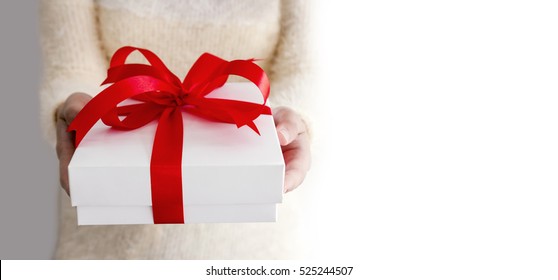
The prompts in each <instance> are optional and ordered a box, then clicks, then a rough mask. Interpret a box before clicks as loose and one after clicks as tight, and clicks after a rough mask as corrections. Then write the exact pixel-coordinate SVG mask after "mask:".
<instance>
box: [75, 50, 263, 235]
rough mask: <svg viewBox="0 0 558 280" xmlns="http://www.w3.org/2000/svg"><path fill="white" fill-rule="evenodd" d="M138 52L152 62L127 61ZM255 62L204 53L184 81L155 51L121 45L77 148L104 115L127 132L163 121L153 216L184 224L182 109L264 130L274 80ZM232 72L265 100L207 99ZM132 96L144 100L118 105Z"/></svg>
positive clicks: (81, 125)
mask: <svg viewBox="0 0 558 280" xmlns="http://www.w3.org/2000/svg"><path fill="white" fill-rule="evenodd" d="M136 50H137V51H139V52H140V53H141V54H142V55H143V56H144V57H145V58H146V59H147V61H148V62H149V63H150V65H147V64H126V58H127V57H128V56H129V55H130V54H131V53H132V52H133V51H136ZM253 61H254V60H253V59H250V60H233V61H226V60H223V59H221V58H218V57H216V56H214V55H211V54H209V53H204V54H202V55H201V56H200V58H198V60H197V61H196V62H195V63H194V65H193V66H192V68H191V69H190V71H189V72H188V74H187V75H186V78H184V81H182V82H180V79H179V78H178V77H176V76H175V75H174V74H173V73H172V72H171V71H170V70H169V69H168V68H167V67H166V66H165V65H164V64H163V62H162V61H161V59H159V57H157V55H155V54H154V53H152V52H151V51H149V50H146V49H140V48H135V47H129V46H127V47H122V48H120V49H118V50H117V51H116V52H115V53H114V55H113V57H112V59H111V61H110V68H109V69H108V75H107V79H106V80H105V81H104V82H103V83H102V85H104V84H112V85H110V86H109V87H108V88H106V89H105V90H103V91H102V92H100V93H99V94H98V95H97V96H95V97H94V98H93V99H92V100H91V101H89V103H87V105H86V106H85V107H84V108H83V109H82V110H81V111H80V112H79V114H78V115H77V116H76V118H75V119H74V121H73V122H72V123H71V124H70V126H69V127H68V131H76V147H77V146H78V145H79V143H80V142H81V140H83V137H84V136H85V135H86V134H87V132H89V130H90V129H91V127H93V125H94V124H95V123H96V122H97V121H98V120H99V119H102V121H103V123H105V124H106V125H108V126H111V127H113V128H116V129H122V130H132V129H136V128H139V127H142V126H144V125H146V124H148V123H149V122H151V121H153V120H156V119H158V120H159V123H158V125H157V131H156V133H155V139H154V141H153V150H152V152H151V165H150V168H151V170H150V172H151V200H152V205H153V220H154V222H155V223H156V224H164V223H184V210H183V202H182V141H183V139H182V138H183V126H182V110H184V111H187V112H189V113H192V114H195V115H198V116H201V117H204V118H207V119H211V120H213V121H218V122H226V123H234V124H236V125H237V127H242V126H244V125H247V126H249V127H250V128H251V129H253V130H254V131H255V132H256V133H258V134H259V131H258V128H257V127H256V125H255V124H254V120H255V119H256V118H257V117H258V116H260V115H262V114H266V115H270V114H271V109H270V108H269V107H267V106H265V102H266V100H267V97H268V95H269V80H268V78H267V75H266V74H265V72H264V71H263V70H262V69H261V68H260V67H259V66H258V65H256V64H255V63H253ZM229 75H237V76H241V77H244V78H246V79H248V80H249V81H251V82H252V83H254V84H256V85H257V86H258V88H259V89H260V91H261V93H262V96H263V100H264V101H263V103H262V104H256V103H251V102H245V101H238V100H228V99H220V98H208V97H206V95H208V94H209V93H210V92H212V91H213V90H215V89H217V88H219V87H221V86H222V85H224V84H225V82H226V81H227V78H228V76H229ZM128 98H132V99H135V100H138V101H142V102H141V103H138V104H132V105H123V106H118V104H119V103H120V102H122V101H123V100H125V99H128ZM119 116H124V118H123V119H120V118H119Z"/></svg>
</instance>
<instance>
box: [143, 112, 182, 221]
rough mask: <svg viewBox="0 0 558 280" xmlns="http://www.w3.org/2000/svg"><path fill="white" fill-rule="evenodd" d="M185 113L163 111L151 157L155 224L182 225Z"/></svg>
mask: <svg viewBox="0 0 558 280" xmlns="http://www.w3.org/2000/svg"><path fill="white" fill-rule="evenodd" d="M182 141H183V127H182V113H181V110H180V108H177V107H174V108H167V109H165V111H163V113H162V115H161V118H160V120H159V125H158V126H157V132H156V133H155V139H154V141H153V151H152V154H151V166H150V168H151V169H150V172H151V201H152V205H153V221H154V223H155V224H183V223H184V206H183V201H182V200H183V199H182Z"/></svg>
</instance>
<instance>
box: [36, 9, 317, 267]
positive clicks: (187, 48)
mask: <svg viewBox="0 0 558 280" xmlns="http://www.w3.org/2000/svg"><path fill="white" fill-rule="evenodd" d="M308 10H309V8H308V2H307V1H302V0H300V1H297V0H284V1H280V0H266V1H262V0H242V1H240V0H203V1H195V0H166V1H151V0H134V1H132V0H98V1H93V0H44V1H42V3H41V38H42V50H43V67H44V71H43V79H42V87H41V92H40V99H41V120H42V128H43V131H44V134H45V137H46V138H47V139H48V141H49V142H50V143H52V144H54V142H55V129H54V122H53V114H54V110H55V107H56V106H57V105H58V104H60V103H62V102H63V101H64V100H65V99H66V97H67V96H68V95H70V94H71V93H73V92H76V91H81V92H86V93H89V94H91V95H95V94H96V93H98V92H99V91H100V87H99V84H100V83H101V82H102V81H103V79H104V78H105V75H106V69H107V66H108V60H109V58H110V56H111V55H112V54H113V53H114V51H115V50H116V49H118V48H119V47H121V46H125V45H131V46H136V47H142V48H147V49H150V50H152V51H154V52H155V53H156V54H157V55H159V56H160V57H161V59H162V60H163V61H164V62H165V63H166V65H167V66H168V67H169V69H171V71H173V72H174V73H175V74H176V75H177V76H179V77H184V75H185V74H186V73H187V71H188V70H189V68H190V66H191V65H192V63H193V62H194V61H195V60H196V59H197V58H198V57H199V55H200V54H201V53H203V52H210V53H213V54H215V55H217V56H219V57H222V58H224V59H227V60H231V59H241V58H252V57H254V58H262V59H264V60H261V61H260V62H258V63H259V64H260V66H262V67H263V68H264V69H265V70H266V71H267V72H268V74H269V75H270V78H271V85H272V89H271V95H270V102H271V104H273V105H275V106H277V105H287V106H291V107H295V108H296V109H299V110H300V109H301V102H302V100H303V97H304V95H305V94H306V89H305V88H306V84H307V83H306V79H305V77H306V76H307V74H306V73H308V71H309V65H310V63H309V62H308V59H307V58H308V57H309V56H308V50H309V48H308V36H307V35H308V34H307V28H305V27H307V26H308V25H309V24H308V16H307V15H308ZM139 59H140V58H139V56H136V57H132V61H133V60H139ZM289 196H291V198H290V199H287V201H286V202H285V203H284V204H283V205H282V206H281V207H280V210H279V211H280V219H279V222H277V223H261V224H197V225H155V226H152V225H136V226H86V227H77V226H76V217H75V210H74V209H72V208H71V207H70V205H69V199H68V197H67V196H66V195H65V194H62V195H61V219H60V229H59V230H60V232H59V243H58V249H57V252H56V258H63V259H65V258H71V259H77V258H86V259H91V258H93V259H106V258H109V259H212V258H222V259H252V258H260V259H262V258H264V259H284V258H297V257H301V256H304V253H305V252H306V251H305V250H301V249H302V248H303V246H302V245H303V244H304V241H303V240H302V239H301V227H300V224H299V221H298V218H297V217H298V214H297V213H298V212H299V211H302V210H301V209H300V207H298V205H299V204H300V203H299V202H297V201H298V200H301V198H300V197H298V198H297V197H296V196H294V197H293V195H289Z"/></svg>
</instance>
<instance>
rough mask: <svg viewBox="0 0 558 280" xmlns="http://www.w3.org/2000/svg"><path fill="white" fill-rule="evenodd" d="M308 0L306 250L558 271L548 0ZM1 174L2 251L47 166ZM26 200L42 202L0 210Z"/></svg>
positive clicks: (22, 232)
mask: <svg viewBox="0 0 558 280" xmlns="http://www.w3.org/2000/svg"><path fill="white" fill-rule="evenodd" d="M318 2H319V5H318V7H317V9H316V12H317V15H318V17H319V20H318V26H319V27H320V31H319V32H317V33H316V43H317V44H316V53H317V54H318V55H319V57H320V58H321V61H320V69H321V78H320V80H319V81H320V88H319V90H318V91H317V93H316V96H317V97H319V99H318V100H316V101H315V102H316V105H317V106H316V107H317V110H318V112H317V113H316V114H315V115H316V119H315V121H314V130H315V135H314V141H315V144H314V149H315V159H314V166H313V169H312V172H311V173H310V174H309V176H308V188H307V189H308V190H300V191H301V193H303V194H304V193H312V194H313V198H312V199H311V200H310V201H309V203H310V206H311V207H310V210H309V211H308V213H304V214H305V215H308V217H310V218H309V220H311V223H312V225H311V226H312V227H313V228H314V229H315V230H316V232H317V234H316V233H315V232H313V233H312V237H313V238H312V239H313V240H314V241H316V242H315V243H316V244H317V245H319V246H320V250H319V252H318V253H317V254H316V256H317V257H319V258H322V259H329V260H331V259H343V260H345V261H347V260H350V259H359V260H360V261H359V262H363V261H364V262H365V263H367V264H369V267H368V268H367V269H369V273H370V274H371V275H372V276H373V277H375V278H377V279H416V278H423V279H556V278H557V277H558V268H557V267H558V265H557V264H558V241H557V240H558V238H557V237H556V236H558V205H557V200H558V191H557V187H558V176H557V172H556V171H557V170H558V148H557V144H558V133H557V130H556V126H557V121H558V110H557V105H558V102H557V101H558V98H557V94H558V91H557V89H558V86H557V84H558V83H557V77H558V39H557V38H558V32H557V31H558V17H557V16H556V15H557V14H558V8H557V7H556V5H555V4H554V1H491V0H486V1H397V0H394V1H374V2H367V1H335V2H334V1H318ZM18 3H19V2H18ZM4 6H7V5H4ZM2 11H7V10H6V9H2ZM27 17H29V15H27ZM14 20H16V19H14ZM4 26H5V25H4ZM3 34H7V33H4V32H3ZM21 51H24V50H21ZM16 54H17V53H15V54H14V55H16ZM1 67H2V73H3V74H4V73H5V72H7V69H10V67H11V66H10V65H6V64H2V66H1ZM18 73H19V72H18ZM21 75H23V74H21ZM7 82H10V84H11V83H13V82H11V81H10V80H7ZM28 90H29V89H28ZM18 94H20V95H18ZM21 94H30V93H29V92H25V93H21V92H4V93H3V94H2V98H3V102H2V103H3V105H6V104H7V103H8V102H9V101H13V102H15V103H16V104H17V103H18V102H20V103H19V104H21V100H22V98H23V97H21ZM18 96H19V97H18ZM17 98H19V99H17ZM14 100H15V101H14ZM33 106H35V105H33ZM29 112H30V113H33V114H35V113H36V108H35V107H33V108H31V109H29ZM2 119H3V121H6V123H11V124H12V126H9V127H10V128H14V127H19V126H16V124H14V123H13V121H8V120H13V118H11V117H10V116H8V115H6V116H4V114H3V115H2ZM35 126H36V125H35ZM35 126H32V127H33V128H34V129H35V128H36V127H35ZM18 131H20V130H18ZM21 133H27V132H25V131H23V132H21ZM33 133H35V132H33ZM33 135H35V134H33ZM37 135H38V134H37ZM12 138H13V139H17V138H15V136H13V135H10V138H9V139H12ZM3 143H4V142H3ZM10 143H17V142H10ZM33 143H34V144H33V145H39V144H37V143H39V142H33ZM13 145H15V147H16V148H17V149H18V150H19V151H21V152H20V153H19V154H20V155H22V157H23V158H26V159H28V160H31V162H33V161H34V162H37V160H33V159H34V158H35V156H30V155H28V154H26V153H24V151H26V150H25V149H27V148H28V147H24V146H23V143H21V145H16V144H13ZM11 150H13V147H12V149H11ZM40 151H47V150H46V148H45V150H40ZM41 153H42V154H41V156H43V158H45V156H44V154H45V153H47V152H41ZM12 154H13V153H11V154H10V155H12ZM12 162H13V159H7V158H6V157H3V158H2V166H10V164H11V163H12ZM17 162H19V161H17ZM11 166H12V167H13V166H14V164H12V165H11ZM17 168H19V170H34V171H33V172H38V170H39V167H38V166H35V165H33V168H35V169H36V170H35V169H29V168H25V167H24V165H23V164H22V165H18V166H17ZM48 168H50V169H53V168H51V167H48ZM48 168H47V169H48ZM3 169H4V172H5V171H6V170H11V169H5V168H4V167H3ZM41 170H42V169H41ZM54 170H55V169H54ZM49 172H51V173H52V170H50V171H49ZM6 173H7V174H4V173H3V174H2V175H3V179H2V180H3V186H2V207H3V208H2V212H3V213H2V223H3V227H2V228H3V230H2V251H3V252H2V253H4V252H6V251H5V248H8V247H6V246H8V245H10V244H25V242H32V241H30V240H35V239H32V238H28V239H27V240H26V239H25V238H27V237H28V236H31V237H37V236H40V235H39V234H38V233H37V232H36V230H37V229H36V228H35V226H34V225H33V223H37V222H38V220H39V218H33V217H43V218H44V217H47V218H48V217H54V215H51V214H48V213H54V211H55V210H54V209H55V208H54V207H55V204H54V203H53V202H49V201H50V200H47V199H54V198H53V197H52V196H44V195H42V196H43V198H44V200H43V198H40V199H34V198H33V197H35V194H37V190H35V189H25V191H22V190H21V188H22V187H26V186H28V185H27V184H23V183H27V182H30V183H33V182H40V181H37V180H42V181H45V180H46V182H52V184H53V185H55V184H56V180H55V178H50V177H38V176H34V177H29V179H28V178H27V177H21V176H19V175H13V174H16V173H14V172H6ZM27 174H28V173H27ZM33 174H35V173H33ZM36 174H46V173H40V172H39V173H36ZM28 175H29V174H28ZM43 176H46V175H43ZM40 178H42V179H40ZM32 180H35V181H32ZM49 180H50V181H49ZM22 182H23V183H22ZM310 186H311V187H310ZM303 187H306V186H303ZM18 188H19V192H18V191H16V189H18ZM7 189H9V190H10V191H6V190H7ZM49 190H50V189H49ZM13 193H15V194H16V195H13ZM47 193H48V192H47ZM23 194H25V195H23ZM9 195H10V196H9ZM293 195H294V194H293ZM8 196H9V197H10V198H7V197H8ZM32 199H34V200H32ZM40 201H43V202H42V203H43V204H41V202H40ZM44 201H47V202H44ZM52 201H54V200H52ZM12 202H13V203H12ZM30 202H33V203H31V204H30ZM10 203H11V204H10ZM6 205H8V206H10V207H11V208H10V207H6V209H5V206H6ZM39 205H43V207H44V205H50V207H53V208H52V210H48V211H45V210H44V209H50V208H41V207H40V206H39ZM28 206H29V207H35V208H34V209H35V210H34V213H35V214H34V215H36V216H32V215H26V216H25V218H26V220H25V219H24V221H20V220H17V221H16V220H14V219H11V218H6V217H9V216H10V215H9V214H8V213H14V212H16V211H19V210H21V209H24V208H26V207H28ZM6 211H8V212H6ZM24 213H26V212H24ZM20 215H21V214H20ZM49 215H50V216H49ZM41 219H42V218H41ZM47 224H50V223H47ZM51 229H52V227H50V228H49V227H47V237H48V236H53V235H48V234H50V233H48V232H49V230H51ZM6 233H7V234H8V235H5V234H6ZM15 233H19V239H18V238H15V237H14V236H15ZM6 236H8V237H9V238H7V237H6ZM12 238H13V239H12ZM21 240H23V241H21ZM40 240H41V242H42V243H40V244H42V245H41V246H42V247H40V246H39V247H40V248H41V249H40V250H39V249H36V250H35V251H33V250H32V249H26V250H31V251H29V252H31V253H29V254H26V255H25V257H29V256H31V257H32V258H44V257H45V255H46V252H48V250H51V248H52V246H53V245H51V244H53V243H52V239H51V237H48V238H44V237H43V238H42V239H40ZM18 242H19V243H18ZM49 242H50V243H49ZM45 244H46V245H45ZM9 248H12V247H9ZM35 248H37V247H35ZM9 252H11V253H13V252H19V251H17V250H14V251H9ZM13 254H14V255H7V256H15V257H23V256H22V255H17V254H15V253H13Z"/></svg>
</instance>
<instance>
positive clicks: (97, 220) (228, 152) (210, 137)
mask: <svg viewBox="0 0 558 280" xmlns="http://www.w3.org/2000/svg"><path fill="white" fill-rule="evenodd" d="M208 97H219V98H228V99H236V100H244V101H251V102H256V103H261V102H262V97H261V94H260V93H259V90H258V88H257V87H256V86H255V85H253V84H251V83H227V84H226V85H225V86H223V87H221V88H219V89H217V90H215V91H214V92H212V93H211V94H210V95H208ZM182 116H183V120H184V130H183V131H184V141H183V147H184V148H183V153H182V193H183V202H184V222H185V223H206V222H207V223H212V222H273V221H276V217H277V213H276V206H277V203H280V202H281V200H282V195H283V176H284V168H285V165H284V161H283V155H282V152H281V148H280V145H279V140H278V138H277V132H276V130H275V124H274V122H273V117H272V116H271V115H261V116H259V117H258V118H257V119H256V120H255V121H254V122H255V124H256V125H257V127H258V129H259V132H260V134H261V135H258V134H257V133H255V132H254V131H253V130H252V129H250V128H249V127H247V126H243V127H241V128H237V127H236V125H234V124H229V123H219V122H212V121H209V120H206V119H203V118H199V117H197V116H194V115H191V114H188V113H183V114H182ZM156 127H157V121H153V122H151V123H149V124H147V125H145V126H143V127H141V128H138V129H135V130H130V131H120V130H115V129H111V128H110V127H107V126H105V125H104V124H103V123H102V122H101V121H99V122H97V124H95V126H94V127H93V128H92V129H91V130H90V131H89V133H88V134H87V135H86V136H85V138H84V139H83V140H82V142H81V143H80V145H79V147H78V148H77V149H76V151H75V154H74V155H73V157H72V161H71V162H70V165H69V167H68V169H69V182H70V193H71V200H72V205H73V206H76V208H77V216H78V224H79V225H100V224H153V214H152V207H151V183H150V167H149V164H150V159H151V151H152V145H153V139H154V136H155V130H156Z"/></svg>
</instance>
